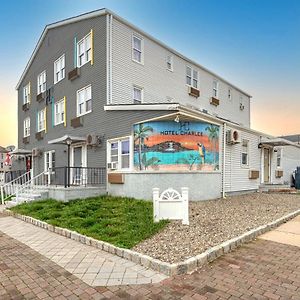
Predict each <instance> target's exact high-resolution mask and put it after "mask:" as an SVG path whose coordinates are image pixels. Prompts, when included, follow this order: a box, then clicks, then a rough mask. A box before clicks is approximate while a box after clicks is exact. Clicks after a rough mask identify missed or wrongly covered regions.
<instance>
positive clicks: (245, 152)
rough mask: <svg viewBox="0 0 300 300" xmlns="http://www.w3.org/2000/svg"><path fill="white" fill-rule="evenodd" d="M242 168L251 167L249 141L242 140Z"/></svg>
mask: <svg viewBox="0 0 300 300" xmlns="http://www.w3.org/2000/svg"><path fill="white" fill-rule="evenodd" d="M242 166H249V141H248V140H242Z"/></svg>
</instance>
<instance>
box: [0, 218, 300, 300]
mask: <svg viewBox="0 0 300 300" xmlns="http://www.w3.org/2000/svg"><path fill="white" fill-rule="evenodd" d="M24 224H25V223H24ZM29 225H30V224H29ZM31 226H32V225H31ZM98 298H99V299H187V300H188V299H191V300H192V299H291V300H297V299H299V300H300V248H299V247H297V246H292V245H286V244H282V243H277V242H273V241H268V240H263V239H258V240H256V241H254V242H252V243H249V244H246V245H244V246H242V247H241V248H239V249H237V250H236V251H234V252H232V253H229V254H227V255H225V256H223V257H221V258H219V259H218V260H216V261H215V262H214V263H212V264H210V265H208V266H206V267H204V268H202V269H199V270H198V271H197V272H194V273H193V274H191V275H182V276H175V277H173V278H169V279H166V280H164V281H162V282H160V283H156V284H146V285H127V286H111V287H94V288H92V287H89V286H88V285H87V284H86V283H84V282H82V280H80V279H78V278H77V277H76V276H74V275H72V274H71V273H70V272H68V271H66V270H65V269H64V268H62V267H60V266H58V265H57V264H56V263H54V262H53V261H51V260H50V259H48V258H46V257H44V256H43V255H41V254H40V253H38V252H36V251H34V250H33V249H31V248H29V247H28V246H26V245H24V244H23V243H20V242H19V241H16V240H14V239H12V238H11V237H9V236H7V235H5V234H1V233H0V299H1V300H2V299H98Z"/></svg>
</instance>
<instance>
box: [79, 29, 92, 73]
mask: <svg viewBox="0 0 300 300" xmlns="http://www.w3.org/2000/svg"><path fill="white" fill-rule="evenodd" d="M91 38H92V37H91V33H89V34H87V35H86V36H85V37H84V38H83V39H81V40H80V41H79V42H78V43H77V67H79V68H80V67H81V66H83V65H85V64H86V63H88V62H89V61H91V58H92V55H91V53H92V42H91Z"/></svg>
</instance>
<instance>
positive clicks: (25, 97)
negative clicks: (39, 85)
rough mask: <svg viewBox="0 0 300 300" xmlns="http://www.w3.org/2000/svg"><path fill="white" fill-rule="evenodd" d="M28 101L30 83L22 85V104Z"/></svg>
mask: <svg viewBox="0 0 300 300" xmlns="http://www.w3.org/2000/svg"><path fill="white" fill-rule="evenodd" d="M29 102H30V83H28V84H27V85H26V86H24V87H23V104H26V103H29Z"/></svg>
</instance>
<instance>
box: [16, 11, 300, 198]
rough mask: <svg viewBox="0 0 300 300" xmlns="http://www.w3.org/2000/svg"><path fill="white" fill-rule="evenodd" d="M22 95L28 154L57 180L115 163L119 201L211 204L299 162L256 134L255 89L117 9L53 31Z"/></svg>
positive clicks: (26, 75) (81, 180) (22, 83)
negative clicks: (166, 196)
mask: <svg viewBox="0 0 300 300" xmlns="http://www.w3.org/2000/svg"><path fill="white" fill-rule="evenodd" d="M17 90H18V120H19V122H18V129H19V130H18V132H19V137H18V145H19V149H23V150H25V151H26V150H27V151H28V153H31V152H32V168H33V170H34V174H35V175H37V174H42V173H43V174H44V175H46V176H49V181H48V182H49V183H51V182H52V180H53V179H52V178H55V177H59V176H58V175H57V174H58V172H59V168H62V167H66V166H68V167H69V166H70V167H71V171H68V176H69V175H70V178H69V179H68V184H70V185H76V184H87V183H90V181H89V179H87V177H88V176H90V175H88V174H91V173H89V169H90V168H104V169H105V170H106V171H107V173H108V182H107V185H106V190H107V191H108V192H109V193H112V194H120V195H128V196H134V197H137V198H146V199H149V198H151V191H152V188H154V187H159V188H161V189H164V188H168V187H169V186H172V187H175V188H176V187H180V186H187V187H189V188H190V197H191V199H193V200H197V199H199V200H201V199H211V198H216V197H219V196H220V195H221V194H222V193H223V194H225V193H230V192H236V191H246V190H247V191H248V190H257V189H258V188H259V186H260V185H261V184H264V183H266V184H274V183H277V184H283V183H288V182H289V177H290V175H291V172H292V170H291V168H293V167H294V166H295V167H296V165H297V164H299V157H297V155H298V154H299V152H300V150H299V147H297V146H295V145H292V143H289V142H288V141H285V140H283V139H273V138H272V137H271V136H269V135H266V134H263V133H259V132H256V131H254V130H252V129H251V128H250V105H251V96H250V95H249V94H248V93H246V92H245V91H243V90H242V89H240V88H238V87H237V86H235V85H234V84H233V83H230V82H228V81H227V80H226V79H224V78H222V77H220V76H219V75H217V74H215V73H213V72H211V71H210V70H208V69H206V68H205V67H203V66H201V65H200V64H198V63H197V62H195V61H193V60H191V59H189V58H187V57H186V56H184V55H182V54H180V53H178V52H177V51H175V50H174V49H172V48H170V47H168V46H167V45H165V44H164V43H162V42H160V41H159V40H157V39H156V38H154V37H152V36H150V35H149V34H147V33H146V32H144V31H142V30H140V29H139V28H137V27H136V26H134V25H132V24H130V23H129V22H127V21H126V20H124V19H122V18H121V17H119V16H118V15H116V14H115V13H113V12H111V11H109V10H107V9H101V10H98V11H94V12H91V13H87V14H83V15H80V16H77V17H74V18H70V19H66V20H63V21H60V22H57V23H53V24H51V25H48V26H46V27H45V29H44V31H43V33H42V35H41V37H40V39H39V41H38V44H37V46H36V47H35V49H34V51H33V54H32V56H31V58H30V60H29V62H28V64H27V66H26V68H25V70H24V72H23V74H22V76H21V78H20V80H19V82H18V84H17ZM283 146H287V147H285V148H286V149H287V151H286V153H287V154H288V153H291V154H288V155H290V156H291V160H292V162H293V163H292V165H293V167H291V166H289V169H284V166H283V165H282V162H283V160H282V156H283V153H284V152H283V150H282V149H283ZM27 156H28V155H27ZM29 156H30V155H29ZM28 159H29V158H28ZM29 161H30V160H29ZM92 172H93V173H95V170H93V171H92ZM60 176H61V175H60ZM56 179H57V178H56ZM53 182H54V181H53Z"/></svg>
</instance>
